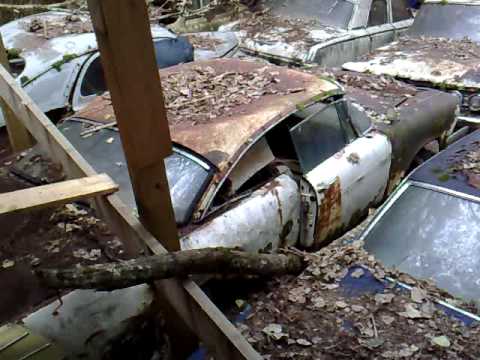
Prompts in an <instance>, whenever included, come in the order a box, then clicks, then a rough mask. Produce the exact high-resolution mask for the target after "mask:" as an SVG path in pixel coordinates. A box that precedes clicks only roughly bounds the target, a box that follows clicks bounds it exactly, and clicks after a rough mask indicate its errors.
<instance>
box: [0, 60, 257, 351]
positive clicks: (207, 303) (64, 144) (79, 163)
mask: <svg viewBox="0 0 480 360" xmlns="http://www.w3.org/2000/svg"><path fill="white" fill-rule="evenodd" d="M0 97H2V98H3V99H4V100H5V102H6V103H7V104H8V105H9V106H10V107H11V109H12V110H13V111H14V112H15V114H16V115H17V117H18V118H19V119H20V121H22V123H23V125H25V127H26V128H27V129H28V130H29V131H30V132H31V134H32V135H33V136H34V138H35V139H36V140H37V142H38V143H39V145H40V146H41V148H42V149H43V150H44V151H45V152H46V154H47V155H48V156H49V157H50V158H51V159H52V160H53V161H55V162H58V163H60V164H62V166H63V169H64V171H65V172H66V174H67V175H68V176H69V177H70V178H78V177H84V176H91V175H95V174H96V173H95V171H94V170H93V168H92V167H91V166H90V164H88V163H87V161H86V160H85V159H84V158H83V157H82V156H81V155H80V154H79V153H78V152H77V151H76V150H75V149H74V148H73V147H72V145H71V144H70V143H69V142H68V140H67V139H66V138H65V137H64V136H63V134H62V133H60V131H59V130H58V129H57V128H56V127H55V125H54V124H53V123H52V122H51V121H50V120H49V119H48V118H47V117H46V116H45V114H43V112H42V111H41V110H40V109H39V108H38V106H37V105H35V104H34V103H33V102H32V100H31V99H30V98H29V97H28V96H27V95H26V94H25V92H24V91H23V89H21V88H20V86H19V85H18V84H17V82H16V81H15V80H14V79H13V78H12V76H11V75H10V74H9V73H8V72H7V71H5V69H4V68H3V67H1V66H0ZM94 201H95V207H96V209H97V213H98V215H99V216H100V217H101V218H103V219H104V220H105V221H106V222H107V223H108V224H109V226H110V227H111V229H113V230H114V231H115V233H116V234H117V235H118V237H119V238H120V239H121V240H122V242H123V244H124V247H125V250H126V252H127V253H128V254H130V255H132V256H133V255H135V254H139V253H140V252H143V251H144V250H146V249H145V246H147V247H148V248H149V250H150V251H151V252H153V253H154V254H160V253H164V252H166V249H165V248H164V247H163V246H162V245H161V244H160V243H159V242H158V240H157V239H155V238H154V237H153V236H152V235H151V234H150V233H149V232H148V231H147V229H145V227H144V226H143V225H142V224H141V223H140V221H139V220H138V219H137V218H136V217H135V216H134V215H133V212H132V209H130V208H129V207H127V206H126V205H125V204H124V203H123V202H122V201H121V200H120V198H119V197H118V196H117V195H115V194H113V195H108V196H107V197H106V199H104V198H101V197H96V198H94ZM156 284H157V288H160V290H161V292H162V294H163V295H164V297H165V298H166V299H167V300H168V302H169V303H170V304H171V305H172V307H173V309H174V310H175V311H176V312H177V313H178V314H179V315H180V316H182V318H183V320H184V321H185V322H186V323H187V324H188V325H189V326H190V327H191V328H192V329H193V330H194V331H195V332H196V334H197V335H198V337H199V338H200V339H201V340H202V341H203V342H204V343H205V344H206V345H207V347H209V348H211V349H214V350H215V351H216V353H220V354H229V355H228V356H226V357H220V358H224V359H261V356H260V355H259V354H258V353H257V352H256V351H255V350H254V349H253V348H252V346H251V345H250V344H249V343H248V342H247V340H246V339H245V338H244V337H243V336H242V335H241V334H240V332H239V331H238V330H237V329H236V328H235V326H233V325H232V323H231V322H230V321H229V320H228V319H227V318H226V317H225V315H224V314H223V313H222V312H221V311H220V310H219V309H218V308H217V307H216V306H215V304H213V303H212V302H211V300H210V299H209V298H208V297H207V296H206V295H205V293H204V292H203V291H202V290H201V289H200V287H198V285H197V284H196V283H194V282H192V281H190V280H187V281H181V280H177V279H169V280H163V281H158V282H156ZM159 285H161V286H159Z"/></svg>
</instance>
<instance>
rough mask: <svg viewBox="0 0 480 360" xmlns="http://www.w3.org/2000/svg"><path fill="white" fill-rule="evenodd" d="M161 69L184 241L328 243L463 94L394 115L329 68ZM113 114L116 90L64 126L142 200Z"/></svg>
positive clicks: (428, 94)
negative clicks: (373, 107) (350, 93)
mask: <svg viewBox="0 0 480 360" xmlns="http://www.w3.org/2000/svg"><path fill="white" fill-rule="evenodd" d="M160 75H161V78H162V86H163V87H164V97H165V103H166V107H167V111H168V121H169V125H170V130H171V137H172V141H173V153H172V154H171V155H170V156H169V157H168V158H166V160H165V166H166V171H167V178H168V182H169V188H170V194H171V197H172V203H173V208H174V213H175V218H176V221H177V224H178V227H179V231H180V233H181V235H182V236H181V246H182V248H183V249H192V248H203V247H211V246H227V247H237V246H238V247H241V248H243V249H245V250H248V251H258V250H265V249H271V250H275V249H277V248H279V247H282V246H286V245H293V244H296V245H298V246H300V247H304V248H318V247H320V246H322V245H323V244H325V242H328V240H330V239H332V238H334V237H335V236H336V235H338V234H339V233H341V232H343V231H346V230H347V229H349V228H350V227H351V226H353V225H355V224H356V223H357V222H359V221H360V220H361V219H362V218H363V216H365V215H366V214H367V213H368V210H369V208H370V207H371V206H376V205H377V204H379V203H380V202H382V200H383V199H384V197H385V196H386V194H387V193H388V192H389V191H390V189H392V188H393V187H394V185H395V184H396V183H398V182H399V180H400V178H401V177H402V175H403V174H404V172H405V171H407V169H408V168H409V166H410V164H411V162H412V161H413V159H414V158H415V156H416V153H418V152H419V151H420V150H421V149H422V147H424V145H425V144H427V143H429V142H430V141H432V140H434V139H438V138H442V137H443V136H444V135H445V134H448V133H449V131H450V129H451V127H452V124H453V122H454V111H455V108H456V106H457V99H456V97H455V96H453V95H450V94H446V93H443V92H439V91H433V90H431V91H423V92H419V93H418V94H415V95H412V96H411V97H410V98H408V99H407V101H405V102H402V104H401V105H399V106H398V107H397V108H395V115H394V117H392V118H391V119H389V120H388V121H387V120H384V119H383V118H381V117H380V116H379V119H373V118H372V116H371V115H370V114H369V112H367V111H366V110H364V109H363V108H362V107H361V106H356V105H355V104H352V103H351V102H350V101H348V100H347V99H345V95H344V93H343V91H342V89H341V87H340V86H339V85H338V84H337V83H335V82H333V81H331V80H328V79H326V78H325V77H323V78H322V77H320V76H317V75H314V74H311V73H307V72H303V71H299V70H294V69H288V68H286V67H279V66H275V65H264V64H260V63H255V62H250V61H242V60H238V59H217V60H209V61H203V62H196V63H189V64H182V65H177V66H173V67H170V68H167V69H162V70H161V71H160ZM114 119H115V114H114V112H113V108H112V105H111V99H110V97H109V94H108V93H106V94H104V95H102V96H99V97H97V98H96V99H95V100H93V101H92V102H91V103H90V104H89V105H88V106H86V107H85V108H84V109H82V110H81V111H79V112H77V113H75V114H74V115H72V116H71V117H68V118H66V119H65V120H64V121H63V122H62V123H60V124H59V129H60V130H61V132H62V133H63V134H64V135H65V136H66V137H67V139H68V140H69V141H70V142H71V143H72V145H73V147H74V148H75V149H76V150H77V151H78V152H79V153H80V154H82V155H83V156H84V157H85V159H86V160H87V161H88V162H89V163H90V164H91V165H92V166H93V167H94V168H95V169H96V170H97V171H99V172H106V173H108V174H109V175H110V176H111V177H112V178H113V179H115V181H116V182H117V183H118V184H119V185H120V191H119V196H120V197H121V198H122V199H123V200H124V202H125V203H126V204H127V205H129V206H130V207H132V208H135V200H134V195H133V192H132V188H131V183H130V179H129V176H128V169H127V167H126V162H125V158H124V154H123V151H122V145H121V139H120V136H119V133H118V131H116V129H115V128H114V124H112V121H114ZM102 124H103V125H102Z"/></svg>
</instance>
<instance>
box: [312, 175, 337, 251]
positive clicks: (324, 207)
mask: <svg viewBox="0 0 480 360" xmlns="http://www.w3.org/2000/svg"><path fill="white" fill-rule="evenodd" d="M321 195H322V194H319V196H321ZM341 227H342V191H341V187H340V178H338V177H337V178H336V179H335V181H334V182H333V184H331V185H330V186H329V187H328V189H326V190H325V191H324V192H323V199H321V200H320V206H319V208H318V218H317V227H316V230H315V239H314V242H313V247H314V248H319V247H321V245H322V244H323V243H324V242H325V241H326V240H328V239H329V238H330V237H331V236H333V235H334V234H335V233H336V232H337V230H338V229H339V228H341Z"/></svg>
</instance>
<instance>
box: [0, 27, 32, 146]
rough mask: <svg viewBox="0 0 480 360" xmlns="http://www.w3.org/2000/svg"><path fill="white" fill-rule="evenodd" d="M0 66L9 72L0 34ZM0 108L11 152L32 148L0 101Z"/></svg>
mask: <svg viewBox="0 0 480 360" xmlns="http://www.w3.org/2000/svg"><path fill="white" fill-rule="evenodd" d="M0 64H1V65H2V66H3V67H4V68H5V69H6V70H7V71H8V72H10V65H9V64H8V55H7V51H6V49H5V46H4V44H3V39H2V35H1V34H0ZM0 107H1V108H2V111H3V117H4V118H5V124H6V125H7V131H8V137H9V139H10V145H11V146H12V149H13V151H22V150H25V149H28V148H30V147H32V146H33V144H34V141H33V138H32V136H31V135H30V133H29V132H28V130H27V129H26V128H25V126H23V124H22V122H21V121H20V120H19V119H18V118H17V117H16V116H15V113H14V112H13V111H12V109H10V107H9V106H8V105H7V104H6V103H5V101H3V99H0Z"/></svg>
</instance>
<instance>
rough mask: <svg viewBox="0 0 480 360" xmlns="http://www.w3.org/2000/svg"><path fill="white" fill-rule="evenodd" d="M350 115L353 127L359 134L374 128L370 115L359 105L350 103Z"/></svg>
mask: <svg viewBox="0 0 480 360" xmlns="http://www.w3.org/2000/svg"><path fill="white" fill-rule="evenodd" d="M348 113H349V115H350V119H351V120H352V125H353V127H354V128H355V130H356V131H357V132H358V133H359V134H364V133H365V132H366V131H367V130H368V129H370V128H371V127H372V122H371V120H370V118H369V117H368V115H367V114H366V113H365V111H364V110H363V109H361V107H360V106H359V105H356V104H352V103H351V102H349V103H348Z"/></svg>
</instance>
